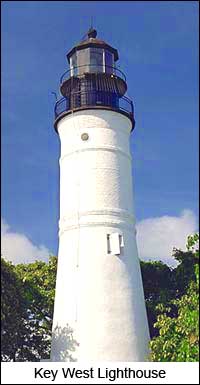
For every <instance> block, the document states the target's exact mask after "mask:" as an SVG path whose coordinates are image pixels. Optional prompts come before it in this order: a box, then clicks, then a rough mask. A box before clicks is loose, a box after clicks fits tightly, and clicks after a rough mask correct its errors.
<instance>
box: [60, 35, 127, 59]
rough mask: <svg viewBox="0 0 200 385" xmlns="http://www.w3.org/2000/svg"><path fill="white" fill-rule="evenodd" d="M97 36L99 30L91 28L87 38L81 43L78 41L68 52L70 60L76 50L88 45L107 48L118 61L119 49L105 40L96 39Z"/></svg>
mask: <svg viewBox="0 0 200 385" xmlns="http://www.w3.org/2000/svg"><path fill="white" fill-rule="evenodd" d="M96 36H97V31H96V30H95V29H93V28H90V29H89V31H88V33H87V39H86V40H82V41H81V42H80V43H78V44H77V45H76V46H74V47H73V48H72V49H71V50H70V51H69V52H68V54H67V59H68V61H69V59H70V57H71V56H72V55H73V53H74V52H76V51H79V50H81V49H85V48H88V47H96V48H105V49H107V50H108V51H110V52H112V53H113V54H114V60H115V61H117V60H118V59H119V56H118V52H117V49H115V48H113V47H111V46H110V45H109V44H107V43H106V42H105V41H104V40H100V39H96Z"/></svg>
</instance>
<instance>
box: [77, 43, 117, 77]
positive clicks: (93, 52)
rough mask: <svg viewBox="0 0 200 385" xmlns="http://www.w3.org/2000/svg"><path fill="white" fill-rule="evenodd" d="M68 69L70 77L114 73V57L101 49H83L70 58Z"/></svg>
mask: <svg viewBox="0 0 200 385" xmlns="http://www.w3.org/2000/svg"><path fill="white" fill-rule="evenodd" d="M70 69H71V76H79V75H82V74H84V73H109V74H110V73H114V72H115V70H114V55H113V54H112V53H111V52H110V51H108V50H105V49H102V48H96V47H89V48H85V49H82V50H79V51H76V52H75V53H74V54H73V55H72V56H71V58H70Z"/></svg>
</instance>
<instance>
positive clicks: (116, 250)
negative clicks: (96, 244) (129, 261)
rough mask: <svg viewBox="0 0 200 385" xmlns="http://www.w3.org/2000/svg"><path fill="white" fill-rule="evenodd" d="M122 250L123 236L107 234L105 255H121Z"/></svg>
mask: <svg viewBox="0 0 200 385" xmlns="http://www.w3.org/2000/svg"><path fill="white" fill-rule="evenodd" d="M123 248H124V239H123V235H122V234H119V233H112V234H107V253H108V254H113V255H120V254H122V250H123Z"/></svg>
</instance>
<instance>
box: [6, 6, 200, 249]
mask: <svg viewBox="0 0 200 385" xmlns="http://www.w3.org/2000/svg"><path fill="white" fill-rule="evenodd" d="M91 16H92V17H93V24H94V27H95V28H96V29H97V31H98V37H99V38H101V39H103V40H105V41H107V42H108V43H109V44H110V45H112V46H114V47H115V48H117V49H118V52H119V57H120V60H119V68H120V69H121V70H122V71H123V72H124V73H125V74H126V77H127V82H128V96H129V97H131V98H133V100H134V103H135V113H136V128H135V130H134V132H133V134H132V136H131V151H132V154H133V176H134V193H135V196H134V201H135V212H136V219H137V222H138V223H140V222H142V223H144V221H145V220H148V219H149V218H162V217H166V216H168V217H172V218H179V219H180V217H181V218H183V217H184V215H185V214H184V213H185V211H184V210H187V211H186V213H189V214H188V215H189V216H190V217H191V215H192V216H193V219H194V218H195V221H196V218H197V212H198V48H197V47H198V2H194V1H180V2H176V1H166V2H164V1H149V2H144V1H133V2H131V1H130V2H128V1H123V2H122V1H119V2H110V1H99V2H96V1H93V2H87V1H81V2H79V1H74V2H70V1H66V2H65V1H52V2H51V1H38V2H37V1H25V2H22V1H4V2H2V216H3V218H4V221H5V223H6V226H7V227H6V228H8V225H9V226H10V230H9V231H10V232H11V231H12V232H14V233H19V234H23V235H24V236H25V237H27V238H28V239H29V240H30V242H32V243H33V244H34V245H44V246H45V247H46V248H47V249H48V250H50V251H51V252H52V253H54V254H56V253H57V245H58V235H57V229H58V225H57V223H58V217H59V163H58V159H59V138H58V136H57V135H56V133H55V131H54V128H53V121H54V111H53V110H54V97H53V95H52V94H51V92H52V91H56V92H58V86H59V79H60V76H61V75H62V73H63V72H64V71H65V70H66V69H67V62H66V53H67V52H68V51H69V50H70V49H71V48H72V47H73V46H74V45H75V44H76V43H77V42H79V41H80V40H81V39H82V37H83V35H84V34H85V33H86V32H87V30H88V28H89V27H90V20H91ZM183 212H184V213H183ZM181 213H182V214H181ZM181 215H182V216H181ZM195 226H196V225H195ZM189 229H190V228H189ZM163 231H165V227H164V229H163ZM174 246H176V245H174Z"/></svg>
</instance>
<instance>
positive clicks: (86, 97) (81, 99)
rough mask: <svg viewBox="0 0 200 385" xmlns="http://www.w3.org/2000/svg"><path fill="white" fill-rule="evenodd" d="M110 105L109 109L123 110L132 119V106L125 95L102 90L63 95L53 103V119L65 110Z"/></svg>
mask: <svg viewBox="0 0 200 385" xmlns="http://www.w3.org/2000/svg"><path fill="white" fill-rule="evenodd" d="M87 106H89V107H90V106H91V107H95V106H96V107H100V106H102V107H104V106H106V107H110V108H111V109H114V110H118V111H119V112H120V111H123V112H125V113H126V114H128V115H129V117H130V118H131V119H134V106H133V102H132V100H130V99H129V98H128V97H127V96H122V97H121V98H119V97H117V95H115V94H111V93H108V92H104V91H78V92H74V93H71V95H70V97H63V98H61V99H60V100H58V101H57V102H56V104H55V109H54V111H55V119H57V118H58V116H59V115H61V114H62V113H63V112H65V111H73V109H78V108H80V107H87Z"/></svg>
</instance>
